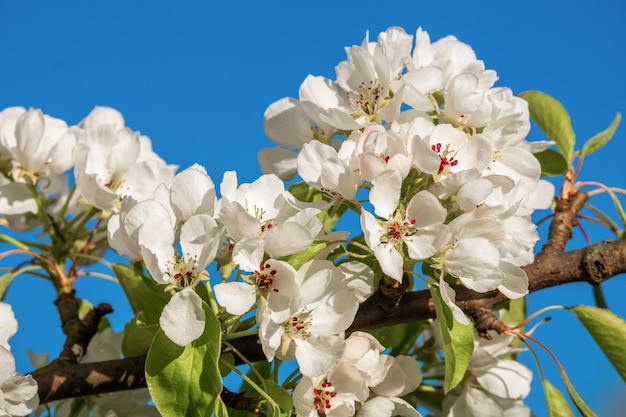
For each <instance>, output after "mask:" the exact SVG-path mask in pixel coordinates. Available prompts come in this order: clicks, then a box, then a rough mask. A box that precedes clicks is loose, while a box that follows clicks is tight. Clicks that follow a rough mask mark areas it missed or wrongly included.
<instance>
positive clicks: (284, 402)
mask: <svg viewBox="0 0 626 417" xmlns="http://www.w3.org/2000/svg"><path fill="white" fill-rule="evenodd" d="M264 387H265V390H266V391H267V393H268V394H269V396H270V397H272V399H273V400H274V401H276V404H278V406H279V407H280V408H281V409H282V410H283V411H285V412H287V415H289V413H290V412H291V410H292V409H293V400H292V399H291V395H289V392H287V390H286V389H285V388H283V387H281V386H280V385H278V384H277V383H276V382H274V381H272V380H271V379H266V380H265V385H264Z"/></svg>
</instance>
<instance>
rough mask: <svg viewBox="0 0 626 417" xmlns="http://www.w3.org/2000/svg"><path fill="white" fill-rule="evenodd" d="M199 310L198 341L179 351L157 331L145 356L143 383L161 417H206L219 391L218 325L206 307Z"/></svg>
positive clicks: (211, 409) (219, 337)
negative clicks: (201, 326)
mask: <svg viewBox="0 0 626 417" xmlns="http://www.w3.org/2000/svg"><path fill="white" fill-rule="evenodd" d="M202 309H203V310H204V314H205V316H206V324H205V328H204V332H203V333H202V335H201V336H200V337H199V338H198V339H196V340H194V341H193V342H191V343H190V344H189V345H187V346H184V347H182V346H178V345H177V344H176V343H174V342H172V341H171V340H170V339H169V338H168V337H167V336H166V335H165V333H163V331H162V330H159V332H158V333H157V334H156V336H155V338H154V341H153V342H152V346H151V347H150V351H149V352H148V357H147V359H146V381H147V383H148V389H149V391H150V394H151V395H152V399H153V400H154V403H155V404H156V407H157V409H158V410H159V412H160V413H161V415H162V416H163V417H183V416H185V417H206V416H210V415H211V414H212V413H213V411H214V409H215V402H216V400H217V398H218V396H219V394H220V392H221V391H222V377H221V375H220V372H219V367H218V360H219V356H220V346H221V331H220V324H219V321H218V320H217V318H216V317H215V315H214V314H213V311H212V310H211V309H210V308H209V306H208V305H206V304H205V303H202Z"/></svg>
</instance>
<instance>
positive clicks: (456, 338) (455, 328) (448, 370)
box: [428, 285, 474, 394]
mask: <svg viewBox="0 0 626 417" xmlns="http://www.w3.org/2000/svg"><path fill="white" fill-rule="evenodd" d="M428 289H429V290H430V295H431V296H432V299H433V303H434V304H435V312H436V313H437V324H438V326H439V331H440V333H441V339H442V341H443V353H444V363H445V375H444V382H443V383H444V386H443V391H444V394H447V393H448V392H449V391H450V390H451V389H453V388H454V387H456V386H457V385H458V384H459V383H460V382H461V381H462V380H463V377H464V376H465V371H466V370H467V367H468V365H469V362H470V358H471V357H472V352H473V351H474V329H473V327H472V325H471V324H467V325H463V324H461V323H459V322H458V321H456V320H455V319H454V317H453V316H452V311H451V310H450V308H449V307H448V305H447V304H446V303H444V302H443V300H442V299H441V290H440V288H439V287H438V286H436V285H429V286H428Z"/></svg>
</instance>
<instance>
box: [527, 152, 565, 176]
mask: <svg viewBox="0 0 626 417" xmlns="http://www.w3.org/2000/svg"><path fill="white" fill-rule="evenodd" d="M534 155H535V158H537V161H539V165H541V176H542V177H553V176H555V175H564V174H565V173H566V172H567V168H568V164H567V161H566V160H565V158H564V157H563V155H561V154H560V153H558V152H557V151H555V150H553V149H545V150H543V151H541V152H538V153H536V154H534Z"/></svg>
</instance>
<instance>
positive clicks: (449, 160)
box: [430, 143, 459, 174]
mask: <svg viewBox="0 0 626 417" xmlns="http://www.w3.org/2000/svg"><path fill="white" fill-rule="evenodd" d="M430 148H431V149H432V150H433V151H434V152H437V153H438V154H439V171H438V174H441V173H442V172H443V171H444V170H446V169H449V168H451V167H453V166H456V165H458V163H459V161H458V159H455V158H454V156H453V155H451V154H452V153H456V152H455V151H454V150H451V149H450V144H446V147H445V149H443V150H442V146H441V143H436V144H434V145H431V147H430Z"/></svg>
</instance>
